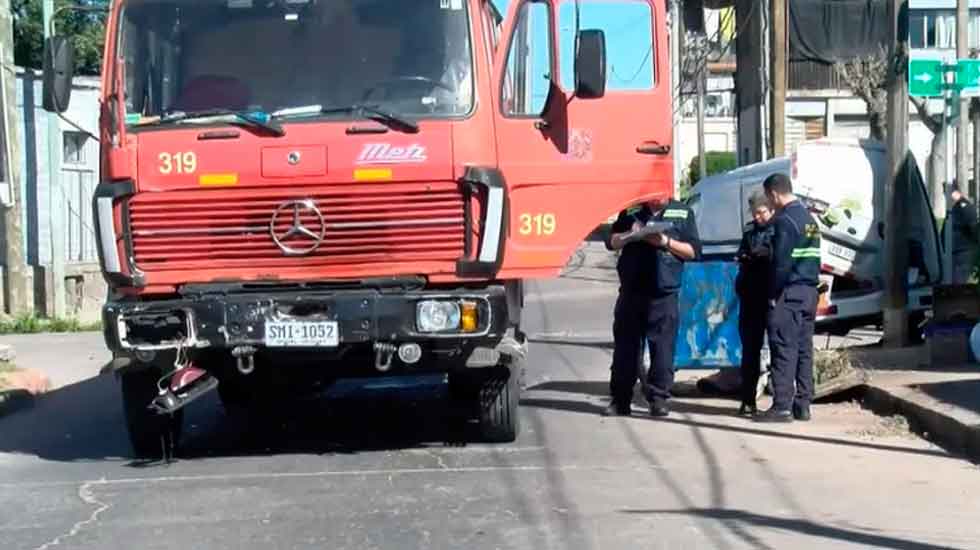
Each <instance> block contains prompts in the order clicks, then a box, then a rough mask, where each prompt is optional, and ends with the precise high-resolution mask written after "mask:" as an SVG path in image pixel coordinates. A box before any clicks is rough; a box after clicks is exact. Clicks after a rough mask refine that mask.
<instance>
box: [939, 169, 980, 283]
mask: <svg viewBox="0 0 980 550" xmlns="http://www.w3.org/2000/svg"><path fill="white" fill-rule="evenodd" d="M949 199H950V202H951V203H952V206H950V208H949V211H950V216H949V218H950V220H951V222H950V223H944V224H943V231H946V230H947V229H948V228H949V227H952V228H953V284H958V285H960V284H966V283H968V282H970V274H971V273H972V272H973V263H974V260H975V259H976V248H977V208H976V206H974V205H973V203H971V202H970V200H969V199H967V198H966V197H965V196H963V193H962V192H961V191H960V188H959V185H958V183H957V182H956V181H954V182H953V184H952V185H951V186H950V192H949Z"/></svg>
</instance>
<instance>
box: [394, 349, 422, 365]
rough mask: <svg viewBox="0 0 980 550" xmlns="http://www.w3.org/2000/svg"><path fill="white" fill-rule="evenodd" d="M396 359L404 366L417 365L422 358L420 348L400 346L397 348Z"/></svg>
mask: <svg viewBox="0 0 980 550" xmlns="http://www.w3.org/2000/svg"><path fill="white" fill-rule="evenodd" d="M398 358H399V359H401V361H402V363H405V364H406V365H412V364H415V363H418V362H419V359H421V358H422V348H421V347H420V346H419V345H418V344H402V345H401V346H399V347H398Z"/></svg>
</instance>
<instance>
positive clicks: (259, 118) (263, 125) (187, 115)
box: [160, 109, 286, 137]
mask: <svg viewBox="0 0 980 550" xmlns="http://www.w3.org/2000/svg"><path fill="white" fill-rule="evenodd" d="M199 118H218V119H229V120H222V121H223V122H228V123H230V124H244V125H245V126H250V127H252V128H258V129H261V130H264V131H265V132H268V133H269V134H271V135H273V136H276V137H282V136H284V135H286V130H284V129H283V127H282V126H280V125H279V124H277V123H275V122H273V121H272V118H271V117H270V116H269V115H266V114H265V113H261V112H250V111H234V110H232V109H207V110H202V111H172V112H169V113H164V114H163V115H162V116H161V117H160V122H161V123H164V124H166V123H178V122H183V121H187V120H193V119H199Z"/></svg>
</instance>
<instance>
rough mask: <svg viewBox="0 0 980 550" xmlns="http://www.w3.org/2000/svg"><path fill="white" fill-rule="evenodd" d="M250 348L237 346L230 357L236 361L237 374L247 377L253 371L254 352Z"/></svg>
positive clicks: (254, 350)
mask: <svg viewBox="0 0 980 550" xmlns="http://www.w3.org/2000/svg"><path fill="white" fill-rule="evenodd" d="M256 351H258V350H256V349H255V348H253V347H251V346H238V347H237V348H235V349H233V350H231V355H232V357H234V358H235V359H237V360H238V372H240V373H242V374H243V375H244V376H248V375H250V374H252V373H253V372H254V371H255V352H256Z"/></svg>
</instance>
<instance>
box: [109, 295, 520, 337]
mask: <svg viewBox="0 0 980 550" xmlns="http://www.w3.org/2000/svg"><path fill="white" fill-rule="evenodd" d="M431 299H465V300H468V301H474V302H476V303H477V306H478V311H479V319H480V320H479V323H478V325H477V329H476V330H475V331H473V332H469V333H435V334H433V333H421V332H419V331H418V330H417V329H416V320H415V315H416V304H417V303H418V302H419V301H421V300H431ZM287 319H294V320H316V321H336V322H337V329H338V335H339V346H338V348H345V347H350V346H355V345H362V344H369V343H372V342H384V343H400V342H419V343H424V342H438V343H440V344H443V345H445V344H452V343H454V342H460V343H462V342H467V343H474V344H477V345H481V344H485V343H492V342H497V341H499V340H500V339H501V338H502V337H503V336H504V334H505V333H506V331H507V328H508V315H507V299H506V295H505V291H504V287H503V286H492V287H487V288H483V289H479V290H469V289H464V290H451V291H437V290H418V291H400V292H394V293H393V292H390V291H388V292H386V291H383V290H372V289H361V290H350V291H329V292H327V291H308V290H306V291H289V292H282V293H265V292H263V293H254V292H242V293H214V294H207V293H203V294H200V295H197V296H194V297H183V298H177V299H167V300H157V301H128V300H118V301H110V302H109V303H107V304H106V305H105V307H104V308H103V321H104V323H105V325H104V326H105V339H106V345H107V346H108V347H109V349H110V350H112V351H113V352H114V353H116V354H131V353H134V352H140V351H151V350H167V349H178V348H180V349H185V350H193V349H209V348H210V349H234V348H239V347H253V348H258V349H262V348H264V347H265V342H266V338H265V336H266V335H265V327H266V322H267V321H277V320H278V321H281V320H287Z"/></svg>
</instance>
